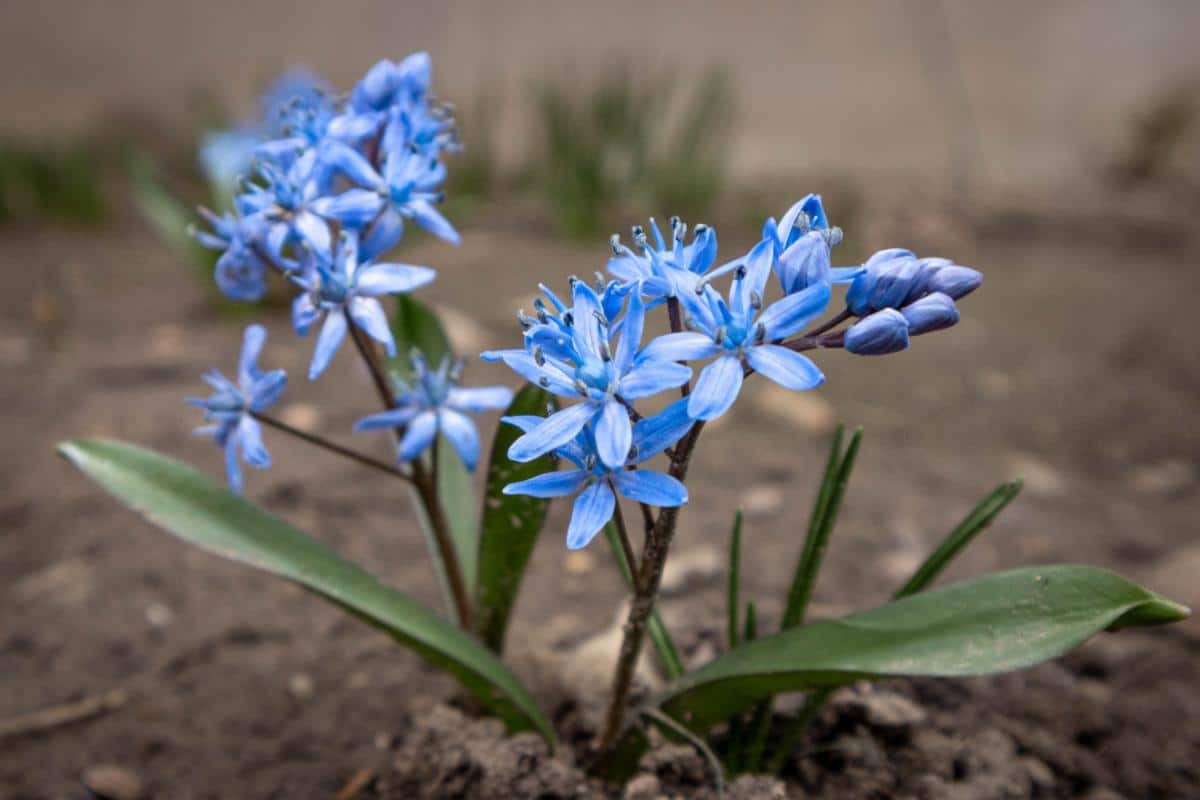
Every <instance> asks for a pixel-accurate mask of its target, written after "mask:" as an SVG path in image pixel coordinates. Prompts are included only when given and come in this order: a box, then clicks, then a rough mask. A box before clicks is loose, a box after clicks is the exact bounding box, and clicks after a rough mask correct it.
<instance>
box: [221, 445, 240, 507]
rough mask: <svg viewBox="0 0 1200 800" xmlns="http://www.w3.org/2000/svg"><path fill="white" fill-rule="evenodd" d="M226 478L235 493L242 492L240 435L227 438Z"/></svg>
mask: <svg viewBox="0 0 1200 800" xmlns="http://www.w3.org/2000/svg"><path fill="white" fill-rule="evenodd" d="M224 447H225V479H226V480H227V481H229V488H230V489H231V490H232V491H233V493H234V494H241V493H242V468H241V467H240V466H239V465H238V459H237V449H238V437H236V436H230V437H229V438H228V439H226V440H225V445H224Z"/></svg>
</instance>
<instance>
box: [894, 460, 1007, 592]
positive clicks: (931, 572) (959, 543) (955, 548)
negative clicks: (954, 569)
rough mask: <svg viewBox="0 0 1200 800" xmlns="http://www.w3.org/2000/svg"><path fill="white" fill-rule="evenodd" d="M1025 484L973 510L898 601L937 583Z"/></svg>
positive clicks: (997, 493) (985, 500)
mask: <svg viewBox="0 0 1200 800" xmlns="http://www.w3.org/2000/svg"><path fill="white" fill-rule="evenodd" d="M1021 486H1022V482H1021V481H1019V480H1018V481H1013V482H1012V483H1005V484H1003V485H1001V486H998V487H997V488H996V489H995V490H994V491H993V492H992V493H991V494H989V495H988V496H987V497H985V498H983V500H981V501H980V502H979V505H977V506H975V508H973V509H971V512H970V513H969V514H967V516H965V517H963V521H962V522H960V523H958V525H957V526H956V527H955V528H954V530H952V531H950V534H949V535H948V536H947V537H946V538H945V540H943V541H942V543H941V544H940V545H938V547H937V549H936V550H934V551H933V552H932V553H930V554H929V557H928V558H926V559H925V561H924V562H922V563H921V566H919V567H917V571H916V572H914V573H913V576H912V577H911V578H909V579H908V583H906V584H904V586H902V587H900V589H899V590H898V591H897V592H896V597H907V596H908V595H910V594H916V593H917V592H919V591H922V590H923V589H925V588H926V587H927V586H929V584H931V583H933V582H934V580H936V579H937V576H938V575H940V574H941V573H942V570H944V569H945V568H946V567H947V566H949V564H950V562H951V561H953V560H954V557H955V556H957V555H958V554H959V553H961V552H962V550H963V548H964V547H966V546H967V545H969V544H970V543H971V542H972V540H974V539H975V537H976V536H977V535H979V534H980V533H982V532H983V530H984V529H985V528H987V526H989V525H991V524H992V520H994V519H995V518H996V516H997V515H998V514H999V513H1000V512H1001V511H1003V510H1004V508H1005V506H1007V505H1008V504H1009V503H1011V502H1012V501H1013V499H1014V498H1015V497H1016V496H1017V495H1018V494H1020V493H1021Z"/></svg>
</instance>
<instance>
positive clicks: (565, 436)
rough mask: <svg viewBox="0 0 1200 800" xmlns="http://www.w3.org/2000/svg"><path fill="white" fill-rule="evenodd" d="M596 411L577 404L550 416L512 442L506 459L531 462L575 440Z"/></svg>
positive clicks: (590, 405) (586, 405)
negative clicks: (576, 435)
mask: <svg viewBox="0 0 1200 800" xmlns="http://www.w3.org/2000/svg"><path fill="white" fill-rule="evenodd" d="M596 411H597V409H596V407H595V406H594V405H592V404H591V403H578V404H576V405H573V406H567V407H566V408H564V409H563V410H562V411H557V412H555V413H554V414H551V415H550V416H548V417H546V419H545V420H544V421H543V422H542V424H541V425H538V426H537V427H536V428H534V429H533V430H531V431H529V432H528V433H526V434H525V435H524V436H522V437H521V438H519V439H517V440H516V441H515V442H513V443H512V446H511V447H509V448H508V457H509V458H511V459H512V460H513V461H532V460H533V459H535V458H537V457H538V456H540V455H542V454H544V453H549V452H550V451H551V450H553V449H554V448H556V447H561V446H562V445H564V444H566V443H567V442H569V441H571V440H572V439H574V438H575V434H577V433H579V431H580V430H582V429H583V426H584V425H586V424H587V423H588V420H590V419H591V418H592V417H594V416H595V415H596Z"/></svg>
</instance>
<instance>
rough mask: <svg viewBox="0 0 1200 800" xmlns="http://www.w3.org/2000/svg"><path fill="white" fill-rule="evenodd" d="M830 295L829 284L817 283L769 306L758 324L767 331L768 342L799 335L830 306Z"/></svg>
mask: <svg viewBox="0 0 1200 800" xmlns="http://www.w3.org/2000/svg"><path fill="white" fill-rule="evenodd" d="M829 295H830V290H829V284H827V283H816V284H813V285H812V286H809V287H808V288H807V289H804V290H802V291H799V292H796V293H795V294H789V295H788V296H786V297H783V298H781V299H779V300H776V301H775V302H774V303H772V304H771V305H769V306H767V308H765V309H764V310H763V312H762V313H761V314H759V315H758V323H759V324H761V325H762V326H763V327H764V328H765V329H766V335H765V337H764V338H765V339H766V341H768V342H769V341H773V340H775V339H786V338H787V337H789V336H792V335H794V334H797V333H799V332H800V331H801V329H803V328H804V327H805V326H806V325H808V323H810V322H812V321H813V319H814V318H815V317H816V316H817V315H818V314H820V313H821V312H822V311H824V310H825V308H826V307H827V306H828V305H829Z"/></svg>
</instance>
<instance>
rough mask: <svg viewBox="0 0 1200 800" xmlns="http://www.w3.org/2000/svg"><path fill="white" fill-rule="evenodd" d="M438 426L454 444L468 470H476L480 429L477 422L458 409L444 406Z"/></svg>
mask: <svg viewBox="0 0 1200 800" xmlns="http://www.w3.org/2000/svg"><path fill="white" fill-rule="evenodd" d="M438 428H439V429H440V430H441V432H442V433H443V434H445V436H446V438H447V439H449V440H450V444H452V445H454V449H455V450H456V451H458V457H459V458H461V459H462V462H463V466H465V467H466V468H467V471H468V472H474V471H475V465H476V464H478V463H479V431H477V430H476V429H475V423H474V422H472V421H471V420H470V418H469V417H466V416H464V415H463V414H460V413H459V412H457V411H454V410H452V409H449V408H443V409H440V410H439V411H438Z"/></svg>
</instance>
